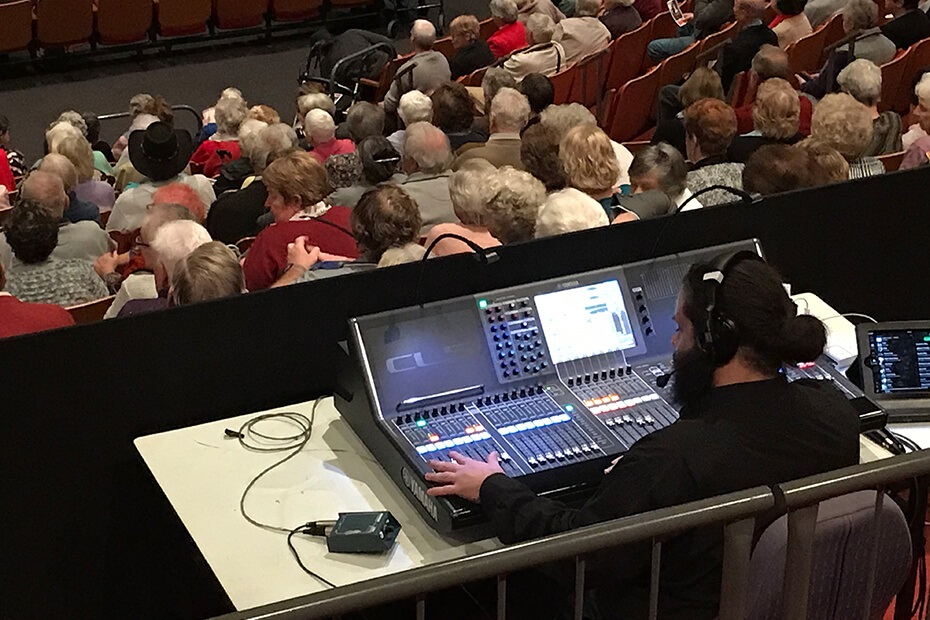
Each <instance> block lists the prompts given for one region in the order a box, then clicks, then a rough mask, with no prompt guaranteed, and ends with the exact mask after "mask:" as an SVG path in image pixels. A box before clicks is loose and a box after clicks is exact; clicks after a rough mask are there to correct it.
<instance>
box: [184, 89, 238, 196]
mask: <svg viewBox="0 0 930 620" xmlns="http://www.w3.org/2000/svg"><path fill="white" fill-rule="evenodd" d="M213 114H214V116H215V118H216V133H214V134H213V135H212V136H210V139H209V140H205V141H204V142H202V143H201V144H200V146H198V147H197V150H196V151H194V154H193V155H192V156H191V161H190V166H191V172H193V173H194V174H203V175H204V176H206V177H209V178H211V179H215V178H216V177H218V176H219V174H220V168H222V167H223V164H225V163H228V162H231V161H234V160H236V159H239V158H240V157H242V150H241V148H240V146H239V126H240V125H242V123H243V122H244V121H245V120H246V119H247V118H248V116H249V108H248V106H247V105H246V103H245V101H244V100H243V99H242V98H241V97H221V98H220V100H219V101H217V102H216V106H215V108H214V111H213Z"/></svg>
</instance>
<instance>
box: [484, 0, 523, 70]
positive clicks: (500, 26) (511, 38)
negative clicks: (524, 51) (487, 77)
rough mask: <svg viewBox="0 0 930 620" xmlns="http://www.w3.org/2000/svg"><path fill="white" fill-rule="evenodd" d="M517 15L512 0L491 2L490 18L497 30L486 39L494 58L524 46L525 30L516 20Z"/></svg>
mask: <svg viewBox="0 0 930 620" xmlns="http://www.w3.org/2000/svg"><path fill="white" fill-rule="evenodd" d="M518 14H519V11H518V10H517V3H516V2H514V0H491V18H492V19H493V20H494V25H496V26H497V30H496V31H495V32H494V34H492V35H491V36H489V37H488V47H489V48H490V49H491V53H492V54H494V57H495V58H503V57H504V56H506V55H508V54H510V53H512V52H515V51H516V50H518V49H520V48H522V47H525V46H526V29H525V28H524V26H523V22H521V21H520V20H518V19H517V16H518Z"/></svg>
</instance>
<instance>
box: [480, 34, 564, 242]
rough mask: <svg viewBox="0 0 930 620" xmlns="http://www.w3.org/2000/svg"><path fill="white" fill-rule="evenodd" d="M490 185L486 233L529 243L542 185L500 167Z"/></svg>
mask: <svg viewBox="0 0 930 620" xmlns="http://www.w3.org/2000/svg"><path fill="white" fill-rule="evenodd" d="M563 21H564V20H563ZM493 183H494V189H495V190H497V191H496V192H495V194H494V195H493V197H492V198H491V200H490V201H489V202H488V207H487V210H486V212H485V216H486V219H485V225H486V226H487V227H488V232H489V233H491V236H493V237H494V238H495V239H498V240H500V242H501V243H520V242H522V241H530V240H532V239H533V238H534V235H535V232H536V218H537V217H539V208H540V207H541V206H542V204H543V202H545V200H546V188H545V187H544V186H543V184H542V182H541V181H540V180H539V179H536V178H534V177H533V176H532V175H531V174H529V173H528V172H523V171H522V170H517V169H515V168H512V167H510V166H504V167H503V168H500V169H498V171H497V173H496V174H495V175H494V180H493Z"/></svg>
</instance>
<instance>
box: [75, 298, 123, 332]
mask: <svg viewBox="0 0 930 620" xmlns="http://www.w3.org/2000/svg"><path fill="white" fill-rule="evenodd" d="M115 298H116V296H115V295H110V296H109V297H104V298H103V299H98V300H97V301H89V302H87V303H84V304H79V305H77V306H70V307H69V308H65V309H66V310H67V311H68V314H70V315H71V318H72V319H74V322H75V324H77V325H84V324H86V323H97V322H98V321H102V320H103V315H105V314H106V313H107V310H109V309H110V306H112V305H113V300H114V299H115Z"/></svg>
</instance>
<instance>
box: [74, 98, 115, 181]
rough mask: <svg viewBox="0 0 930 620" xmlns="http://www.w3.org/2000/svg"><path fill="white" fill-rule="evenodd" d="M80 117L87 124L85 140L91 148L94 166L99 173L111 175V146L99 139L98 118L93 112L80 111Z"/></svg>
mask: <svg viewBox="0 0 930 620" xmlns="http://www.w3.org/2000/svg"><path fill="white" fill-rule="evenodd" d="M81 117H82V118H83V119H84V124H85V125H87V141H88V142H89V143H90V147H91V149H92V150H93V155H94V168H96V169H97V170H98V171H99V172H100V174H102V175H105V176H108V177H112V176H113V174H114V173H113V166H112V165H111V164H112V163H113V162H111V161H110V160H111V159H113V147H112V146H110V145H109V144H108V143H107V142H104V141H103V140H101V139H100V119H99V118H98V117H97V115H96V114H94V113H93V112H81ZM113 161H116V160H113Z"/></svg>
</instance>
